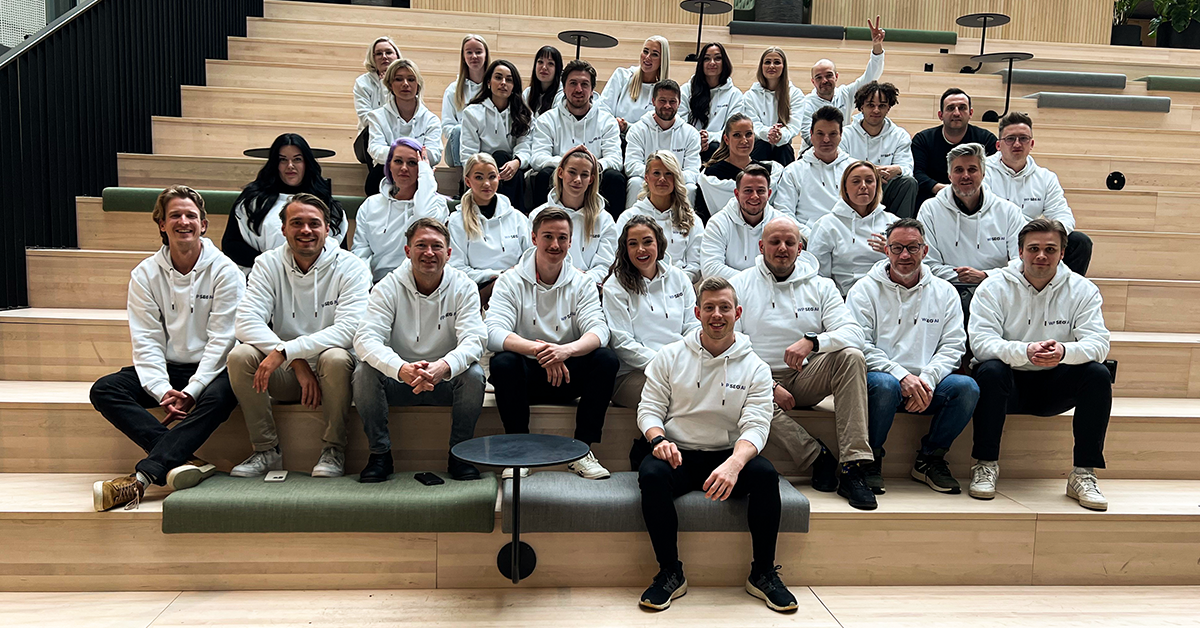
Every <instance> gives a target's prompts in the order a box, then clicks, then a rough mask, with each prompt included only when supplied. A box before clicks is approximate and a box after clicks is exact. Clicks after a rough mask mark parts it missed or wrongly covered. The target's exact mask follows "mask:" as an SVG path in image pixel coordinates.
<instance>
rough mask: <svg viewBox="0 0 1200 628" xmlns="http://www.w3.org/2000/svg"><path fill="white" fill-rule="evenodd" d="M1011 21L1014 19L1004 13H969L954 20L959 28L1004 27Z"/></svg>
mask: <svg viewBox="0 0 1200 628" xmlns="http://www.w3.org/2000/svg"><path fill="white" fill-rule="evenodd" d="M1011 20H1012V18H1010V17H1008V16H1007V15H1005V14H1003V13H968V14H967V15H964V16H962V17H960V18H958V19H957V20H954V23H955V24H958V25H959V26H966V27H967V28H990V27H992V26H1004V25H1005V24H1008V23H1009V22H1010V21H1011Z"/></svg>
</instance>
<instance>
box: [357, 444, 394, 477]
mask: <svg viewBox="0 0 1200 628" xmlns="http://www.w3.org/2000/svg"><path fill="white" fill-rule="evenodd" d="M393 472H395V468H394V467H393V466H392V452H390V451H389V452H387V453H386V454H371V455H370V456H369V457H368V458H367V466H366V467H364V468H363V470H362V473H359V474H358V481H359V482H361V483H363V484H374V483H376V482H385V481H387V479H388V476H389V475H391V474H392V473H393Z"/></svg>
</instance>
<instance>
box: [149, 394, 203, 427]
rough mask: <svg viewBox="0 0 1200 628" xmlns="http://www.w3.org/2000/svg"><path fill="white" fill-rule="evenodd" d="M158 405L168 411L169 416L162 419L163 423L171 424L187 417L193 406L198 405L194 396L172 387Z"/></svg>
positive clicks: (165, 424)
mask: <svg viewBox="0 0 1200 628" xmlns="http://www.w3.org/2000/svg"><path fill="white" fill-rule="evenodd" d="M158 405H159V407H161V408H162V409H163V410H165V411H166V413H167V416H166V417H164V418H163V420H162V424H163V425H164V426H169V425H171V424H172V423H174V422H176V421H179V420H181V419H183V418H185V417H186V416H187V413H188V412H189V411H191V409H192V407H193V406H195V405H196V400H195V399H192V396H191V395H189V394H187V393H185V392H180V391H178V390H173V389H172V390H168V391H167V394H165V395H163V398H162V401H159V402H158Z"/></svg>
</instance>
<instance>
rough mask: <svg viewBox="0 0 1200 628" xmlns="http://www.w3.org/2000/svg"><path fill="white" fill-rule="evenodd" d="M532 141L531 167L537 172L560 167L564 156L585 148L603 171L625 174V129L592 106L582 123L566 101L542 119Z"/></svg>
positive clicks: (541, 116)
mask: <svg viewBox="0 0 1200 628" xmlns="http://www.w3.org/2000/svg"><path fill="white" fill-rule="evenodd" d="M530 135H532V138H531V140H530V142H531V148H530V155H529V166H530V167H531V168H535V169H541V168H546V167H557V166H558V162H559V161H561V160H562V156H563V153H565V152H567V151H569V150H571V149H572V148H575V147H576V146H579V145H580V144H583V145H584V146H586V147H587V149H588V150H590V151H592V154H593V155H595V156H596V159H598V160H600V168H601V169H603V170H617V171H618V172H620V171H621V165H622V164H623V163H624V161H625V157H624V155H622V154H621V129H620V128H619V127H617V121H616V119H614V118H613V117H612V114H610V113H608V112H607V111H604V110H602V109H601V108H600V107H598V106H596V105H592V106H591V108H590V109H588V112H587V113H586V114H585V115H584V116H583V119H582V120H578V119H576V118H575V115H574V114H572V113H571V112H570V111H567V102H566V101H565V100H564V101H563V102H562V103H561V104H559V105H557V106H555V107H554V108H553V109H551V110H549V111H547V112H546V113H543V114H542V115H540V116H538V118H537V122H535V123H534V125H533V131H531V132H530Z"/></svg>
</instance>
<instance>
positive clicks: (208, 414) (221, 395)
mask: <svg viewBox="0 0 1200 628" xmlns="http://www.w3.org/2000/svg"><path fill="white" fill-rule="evenodd" d="M195 373H196V365H195V364H168V365H167V377H168V378H169V379H170V380H171V387H172V388H174V389H175V390H183V388H184V386H187V383H188V378H190V377H191V376H192V375H193V374H195ZM91 399H92V406H94V407H95V408H96V410H97V411H98V412H100V414H102V415H104V418H106V419H108V422H109V423H112V424H113V427H116V428H117V429H118V430H121V432H122V433H124V434H125V435H126V436H128V437H129V440H132V441H133V442H134V443H136V444H137V446H138V447H141V448H142V449H143V450H144V451H145V452H146V454H148V455H147V456H146V457H145V458H143V459H142V460H141V462H138V463H137V466H136V467H134V468H135V469H136V470H137V471H141V472H142V473H144V474H146V476H147V477H149V478H150V479H151V480H152V481H153V482H154V483H155V484H157V485H159V486H162V485H163V484H165V483H166V481H167V472H168V471H170V470H171V469H173V468H175V467H178V466H179V465H181V464H183V463H185V462H187V461H188V460H189V459H190V458H191V457H192V456H193V455H194V454H195V453H196V450H197V449H199V448H200V446H201V445H203V444H204V441H206V440H208V437H209V436H211V435H212V433H213V432H214V431H216V429H217V427H219V426H220V425H221V424H222V423H224V422H225V420H226V419H228V418H229V413H231V412H233V409H234V408H236V407H237V397H235V396H234V394H233V389H232V388H230V386H229V375H228V374H227V372H226V371H221V374H220V375H218V376H217V377H216V378H215V379H213V381H212V383H210V384H209V385H208V386H205V387H204V391H203V392H201V393H200V397H199V398H197V399H196V405H195V407H193V408H192V411H191V412H189V413H188V415H187V416H186V417H184V419H183V420H181V421H178V422H176V423H175V426H174V427H172V428H170V429H167V428H166V427H163V424H162V423H161V422H160V421H159V420H158V419H157V418H155V416H154V415H153V414H150V413H149V412H147V411H146V408H157V407H158V402H157V401H155V400H154V398H153V397H151V396H150V395H148V394H147V393H146V391H145V390H144V389H143V388H142V383H141V381H140V380H139V379H138V376H137V371H135V370H134V368H133V367H132V366H127V367H125V368H123V369H121V370H120V371H117V372H116V373H113V374H111V375H105V376H104V377H101V378H100V379H99V380H97V381H96V383H95V384H92V392H91Z"/></svg>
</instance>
